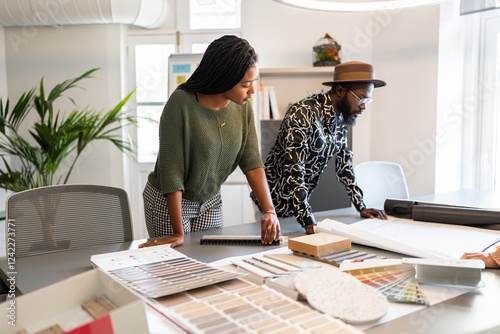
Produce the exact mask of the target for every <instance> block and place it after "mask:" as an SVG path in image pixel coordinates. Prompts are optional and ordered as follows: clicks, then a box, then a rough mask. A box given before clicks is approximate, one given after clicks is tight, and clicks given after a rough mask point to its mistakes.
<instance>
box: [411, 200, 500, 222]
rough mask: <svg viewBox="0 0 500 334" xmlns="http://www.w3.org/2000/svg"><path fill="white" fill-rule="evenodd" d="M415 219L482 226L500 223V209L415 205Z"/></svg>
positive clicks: (413, 210) (413, 211) (412, 213)
mask: <svg viewBox="0 0 500 334" xmlns="http://www.w3.org/2000/svg"><path fill="white" fill-rule="evenodd" d="M411 216H412V218H413V220H419V221H426V222H436V223H452V224H459V225H469V226H481V225H493V224H500V211H494V210H484V209H475V208H465V207H454V206H449V207H448V206H440V205H414V206H413V209H412V212H411Z"/></svg>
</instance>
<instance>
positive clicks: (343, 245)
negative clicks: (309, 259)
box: [288, 232, 351, 256]
mask: <svg viewBox="0 0 500 334" xmlns="http://www.w3.org/2000/svg"><path fill="white" fill-rule="evenodd" d="M288 248H290V249H291V250H293V251H297V252H302V253H306V254H310V255H314V256H321V255H325V254H330V253H334V252H338V251H341V250H345V249H350V248H351V239H350V238H346V237H341V236H338V235H334V234H330V233H323V232H321V233H316V234H309V235H304V236H301V237H297V238H293V239H289V240H288Z"/></svg>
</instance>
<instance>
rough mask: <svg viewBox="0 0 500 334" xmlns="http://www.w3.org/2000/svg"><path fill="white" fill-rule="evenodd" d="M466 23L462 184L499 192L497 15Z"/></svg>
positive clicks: (499, 52) (481, 15)
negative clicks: (467, 32) (465, 123)
mask: <svg viewBox="0 0 500 334" xmlns="http://www.w3.org/2000/svg"><path fill="white" fill-rule="evenodd" d="M467 21H468V25H466V27H465V30H466V31H472V32H473V33H471V34H469V35H468V36H469V37H468V40H466V41H465V43H464V48H465V54H466V55H467V56H466V57H465V59H464V60H465V63H464V68H465V73H466V75H465V82H464V84H465V91H464V102H463V105H464V113H465V114H464V115H465V116H468V117H467V127H466V128H464V131H465V132H464V142H463V149H464V157H465V160H464V168H465V173H464V185H465V187H466V188H467V187H471V188H479V189H486V190H500V89H499V88H500V12H499V11H498V10H492V11H487V12H481V13H476V14H471V17H467ZM471 50H472V51H471ZM464 121H465V119H464Z"/></svg>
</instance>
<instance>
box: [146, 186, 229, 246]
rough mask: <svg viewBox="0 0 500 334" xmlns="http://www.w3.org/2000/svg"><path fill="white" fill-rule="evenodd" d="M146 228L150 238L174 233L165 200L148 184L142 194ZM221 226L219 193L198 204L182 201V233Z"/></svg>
mask: <svg viewBox="0 0 500 334" xmlns="http://www.w3.org/2000/svg"><path fill="white" fill-rule="evenodd" d="M142 196H143V199H144V214H145V218H146V227H147V229H148V234H149V237H150V238H160V237H165V236H169V235H172V234H173V233H174V231H173V228H172V224H171V222H170V216H169V214H168V207H167V200H166V199H165V197H164V196H163V194H162V193H161V191H159V190H158V189H156V188H155V187H153V186H152V185H151V184H150V183H149V182H148V183H147V184H146V187H145V188H144V192H143V194H142ZM221 226H222V199H221V196H220V192H219V193H217V195H215V196H214V197H213V198H211V199H210V200H208V201H206V202H203V203H198V202H193V201H189V200H187V199H184V198H183V199H182V227H183V229H184V233H189V232H195V231H199V230H207V229H211V228H218V227H221Z"/></svg>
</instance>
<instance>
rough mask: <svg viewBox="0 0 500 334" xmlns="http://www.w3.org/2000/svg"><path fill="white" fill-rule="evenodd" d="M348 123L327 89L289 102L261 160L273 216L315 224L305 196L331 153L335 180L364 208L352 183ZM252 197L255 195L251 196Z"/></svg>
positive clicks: (352, 174) (361, 199) (360, 197)
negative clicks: (268, 151)
mask: <svg viewBox="0 0 500 334" xmlns="http://www.w3.org/2000/svg"><path fill="white" fill-rule="evenodd" d="M347 130H348V126H347V125H345V124H344V120H343V116H342V115H340V116H339V115H337V114H336V113H335V110H334V109H333V105H332V102H331V98H330V93H320V94H315V95H312V96H309V97H307V98H305V99H303V100H301V101H299V102H297V103H295V104H294V105H293V106H291V107H290V108H289V109H288V111H287V113H286V115H285V117H284V119H283V122H282V123H281V127H280V130H279V133H278V136H277V138H276V142H275V143H274V146H273V147H272V149H271V151H270V153H269V155H268V157H267V159H266V162H265V171H266V176H267V180H268V183H269V188H270V192H271V196H272V199H273V204H274V206H275V209H276V213H277V215H278V216H279V217H291V216H295V217H296V218H297V221H298V222H299V224H301V225H302V226H305V225H309V224H316V222H315V220H314V216H313V213H312V209H311V206H310V205H309V198H310V196H311V193H312V192H313V190H314V188H315V187H316V185H317V184H318V182H319V179H320V177H321V174H322V173H323V171H324V170H325V168H326V166H327V164H328V162H329V161H330V159H331V158H332V157H334V156H335V162H336V170H335V171H336V174H337V179H338V180H339V181H340V182H341V183H343V184H344V186H345V188H346V191H347V194H348V195H349V197H350V199H351V202H352V203H353V204H354V207H355V208H356V209H357V210H358V211H360V210H361V209H363V208H365V207H366V206H365V204H364V202H363V193H362V191H361V189H360V188H359V187H358V186H357V185H356V181H355V179H354V173H353V166H352V161H351V159H352V152H351V151H349V149H348V146H347ZM252 198H253V199H254V201H255V197H254V196H253V194H252Z"/></svg>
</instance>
